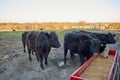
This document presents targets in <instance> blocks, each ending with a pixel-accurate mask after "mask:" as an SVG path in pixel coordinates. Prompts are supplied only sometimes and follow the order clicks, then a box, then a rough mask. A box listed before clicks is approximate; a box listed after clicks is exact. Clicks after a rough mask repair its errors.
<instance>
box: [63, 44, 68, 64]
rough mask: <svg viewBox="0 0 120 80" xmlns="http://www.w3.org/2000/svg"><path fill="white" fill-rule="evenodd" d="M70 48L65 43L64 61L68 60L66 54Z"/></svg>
mask: <svg viewBox="0 0 120 80" xmlns="http://www.w3.org/2000/svg"><path fill="white" fill-rule="evenodd" d="M67 52H68V48H67V45H66V44H64V61H65V62H66V56H67Z"/></svg>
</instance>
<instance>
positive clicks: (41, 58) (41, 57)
mask: <svg viewBox="0 0 120 80" xmlns="http://www.w3.org/2000/svg"><path fill="white" fill-rule="evenodd" d="M39 57H40V67H41V68H44V67H43V55H40V56H39Z"/></svg>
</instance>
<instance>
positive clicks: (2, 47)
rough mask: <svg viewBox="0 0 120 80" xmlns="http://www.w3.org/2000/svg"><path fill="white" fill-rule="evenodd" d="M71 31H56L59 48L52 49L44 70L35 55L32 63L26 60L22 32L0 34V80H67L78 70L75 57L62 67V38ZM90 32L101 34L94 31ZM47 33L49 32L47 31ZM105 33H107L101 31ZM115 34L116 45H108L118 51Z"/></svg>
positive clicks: (119, 38)
mask: <svg viewBox="0 0 120 80" xmlns="http://www.w3.org/2000/svg"><path fill="white" fill-rule="evenodd" d="M70 31H72V30H64V31H56V33H57V35H58V36H59V40H60V43H61V47H60V48H58V49H54V48H52V50H51V51H50V54H49V56H48V66H45V69H41V68H40V64H39V62H38V61H37V60H36V57H35V55H32V61H31V62H30V61H29V59H28V53H24V52H23V45H22V42H21V35H22V33H23V31H15V32H0V79H1V80H69V76H70V75H71V74H72V73H73V72H74V71H75V70H76V69H77V68H79V66H80V64H79V58H78V55H75V60H74V61H72V60H71V59H70V55H69V54H68V55H67V64H66V65H63V64H64V63H63V60H64V52H63V36H64V34H65V33H67V32H70ZM91 31H92V32H101V31H94V30H91ZM48 32H49V31H48ZM102 32H107V31H102ZM111 32H112V33H116V34H117V36H116V39H117V43H116V44H114V45H110V46H111V49H119V46H120V33H119V32H116V31H111Z"/></svg>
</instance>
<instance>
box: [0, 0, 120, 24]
mask: <svg viewBox="0 0 120 80" xmlns="http://www.w3.org/2000/svg"><path fill="white" fill-rule="evenodd" d="M79 21H86V22H120V0H0V22H79Z"/></svg>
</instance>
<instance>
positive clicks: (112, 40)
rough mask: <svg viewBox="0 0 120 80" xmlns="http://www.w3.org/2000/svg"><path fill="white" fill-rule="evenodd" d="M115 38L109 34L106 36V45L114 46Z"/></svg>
mask: <svg viewBox="0 0 120 80" xmlns="http://www.w3.org/2000/svg"><path fill="white" fill-rule="evenodd" d="M115 36H116V35H115V34H111V33H108V34H106V39H107V43H108V44H115V43H116V40H115V38H114V37H115Z"/></svg>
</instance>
